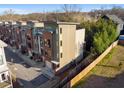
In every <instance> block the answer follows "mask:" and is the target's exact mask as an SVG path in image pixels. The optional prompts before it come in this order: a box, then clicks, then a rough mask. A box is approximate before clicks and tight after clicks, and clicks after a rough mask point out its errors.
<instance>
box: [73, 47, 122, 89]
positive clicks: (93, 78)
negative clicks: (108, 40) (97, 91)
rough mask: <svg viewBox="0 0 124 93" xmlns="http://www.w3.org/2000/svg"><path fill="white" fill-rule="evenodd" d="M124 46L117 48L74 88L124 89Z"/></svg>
mask: <svg viewBox="0 0 124 93" xmlns="http://www.w3.org/2000/svg"><path fill="white" fill-rule="evenodd" d="M123 78H124V46H119V45H118V46H116V47H115V48H114V49H112V50H111V52H110V53H109V54H108V55H107V56H106V57H105V58H104V59H103V60H102V61H101V62H100V63H99V64H97V65H96V66H95V67H94V68H93V69H92V70H91V71H90V72H89V73H88V74H87V75H86V76H85V77H84V78H82V79H81V80H80V81H79V82H78V83H77V84H76V85H74V86H73V87H79V88H80V87H124V80H123Z"/></svg>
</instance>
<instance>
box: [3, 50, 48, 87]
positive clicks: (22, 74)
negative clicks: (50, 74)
mask: <svg viewBox="0 0 124 93" xmlns="http://www.w3.org/2000/svg"><path fill="white" fill-rule="evenodd" d="M5 55H6V59H7V62H8V65H9V68H10V69H11V71H12V72H13V73H15V74H16V77H17V78H18V79H19V80H20V81H21V83H22V84H23V85H24V87H26V88H32V87H33V88H34V87H38V86H39V85H41V84H43V83H45V82H46V81H48V78H46V77H45V76H44V75H43V74H42V72H41V69H39V68H36V67H31V66H30V65H28V64H26V63H25V62H24V61H23V60H22V59H21V58H20V57H19V56H18V55H16V54H15V53H14V52H12V51H10V50H9V49H8V48H5ZM11 59H13V62H11Z"/></svg>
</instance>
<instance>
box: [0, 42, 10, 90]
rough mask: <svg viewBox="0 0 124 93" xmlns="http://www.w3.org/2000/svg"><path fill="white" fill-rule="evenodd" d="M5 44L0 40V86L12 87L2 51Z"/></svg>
mask: <svg viewBox="0 0 124 93" xmlns="http://www.w3.org/2000/svg"><path fill="white" fill-rule="evenodd" d="M6 46H7V45H6V44H5V43H4V42H3V41H1V40H0V88H2V87H12V80H11V75H10V72H9V69H8V67H7V62H6V58H5V53H4V47H6Z"/></svg>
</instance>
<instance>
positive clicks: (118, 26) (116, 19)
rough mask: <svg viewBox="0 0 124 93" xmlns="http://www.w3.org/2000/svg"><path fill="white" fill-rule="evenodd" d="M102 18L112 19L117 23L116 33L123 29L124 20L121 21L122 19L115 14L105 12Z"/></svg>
mask: <svg viewBox="0 0 124 93" xmlns="http://www.w3.org/2000/svg"><path fill="white" fill-rule="evenodd" d="M102 18H103V19H105V20H112V21H113V22H114V23H115V24H116V25H117V32H118V35H119V34H120V32H121V31H122V30H123V27H124V22H123V20H122V19H120V18H118V17H117V16H116V15H109V14H106V15H104V16H102Z"/></svg>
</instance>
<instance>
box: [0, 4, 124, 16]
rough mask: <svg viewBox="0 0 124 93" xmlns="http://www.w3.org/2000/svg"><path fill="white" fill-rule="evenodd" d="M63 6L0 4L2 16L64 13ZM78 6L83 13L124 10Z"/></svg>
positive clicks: (108, 7) (109, 5)
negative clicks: (8, 12) (9, 12)
mask: <svg viewBox="0 0 124 93" xmlns="http://www.w3.org/2000/svg"><path fill="white" fill-rule="evenodd" d="M62 6H63V4H0V14H3V13H4V11H7V10H9V9H12V10H13V11H14V13H15V14H29V13H40V12H53V11H56V10H59V11H62ZM76 6H77V7H79V8H80V9H81V11H82V12H87V11H91V10H93V9H101V7H104V8H105V9H111V8H112V7H113V6H120V7H123V8H124V4H77V5H76Z"/></svg>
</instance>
